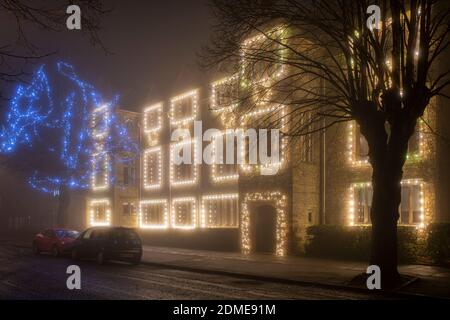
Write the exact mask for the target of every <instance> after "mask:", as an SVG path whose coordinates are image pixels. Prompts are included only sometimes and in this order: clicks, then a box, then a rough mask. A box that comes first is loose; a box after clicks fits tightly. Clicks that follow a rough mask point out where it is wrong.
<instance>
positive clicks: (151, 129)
mask: <svg viewBox="0 0 450 320" xmlns="http://www.w3.org/2000/svg"><path fill="white" fill-rule="evenodd" d="M162 114H163V104H162V103H157V104H155V105H152V106H150V107H147V108H145V109H144V119H143V122H144V133H146V134H152V133H156V132H159V131H161V129H162V127H163V117H162Z"/></svg>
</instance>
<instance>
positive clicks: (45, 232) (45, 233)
mask: <svg viewBox="0 0 450 320" xmlns="http://www.w3.org/2000/svg"><path fill="white" fill-rule="evenodd" d="M44 236H46V237H48V238H53V237H54V236H55V234H54V232H53V230H50V229H49V230H45V231H44Z"/></svg>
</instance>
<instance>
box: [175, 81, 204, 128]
mask: <svg viewBox="0 0 450 320" xmlns="http://www.w3.org/2000/svg"><path fill="white" fill-rule="evenodd" d="M197 113H198V90H197V89H195V90H191V91H189V92H186V93H183V94H181V95H179V96H176V97H173V98H172V99H170V111H169V117H170V124H171V125H173V126H178V125H186V124H188V123H190V122H192V121H194V120H195V119H196V118H197Z"/></svg>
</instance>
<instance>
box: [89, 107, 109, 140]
mask: <svg viewBox="0 0 450 320" xmlns="http://www.w3.org/2000/svg"><path fill="white" fill-rule="evenodd" d="M110 116H111V114H110V107H109V105H108V104H104V105H102V106H100V107H98V108H96V109H94V110H93V111H92V115H91V126H92V136H93V138H94V139H95V140H103V139H105V138H107V137H108V135H109V121H110Z"/></svg>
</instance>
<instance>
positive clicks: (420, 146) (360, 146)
mask: <svg viewBox="0 0 450 320" xmlns="http://www.w3.org/2000/svg"><path fill="white" fill-rule="evenodd" d="M347 130H348V133H347V136H348V140H347V154H348V161H349V163H350V164H351V165H353V166H368V165H369V164H370V163H369V144H368V142H367V140H366V138H365V137H364V136H363V135H362V133H361V131H360V128H359V125H358V124H357V123H356V121H350V122H349V123H348V127H347ZM425 130H426V128H425V122H424V121H423V120H421V119H420V120H419V121H418V124H417V126H416V130H415V132H414V134H413V135H412V136H411V138H410V139H409V142H408V154H407V156H406V160H407V162H411V161H420V160H423V159H424V158H425V157H426V154H427V152H426V150H425V149H426V148H425V143H426V142H425Z"/></svg>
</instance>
